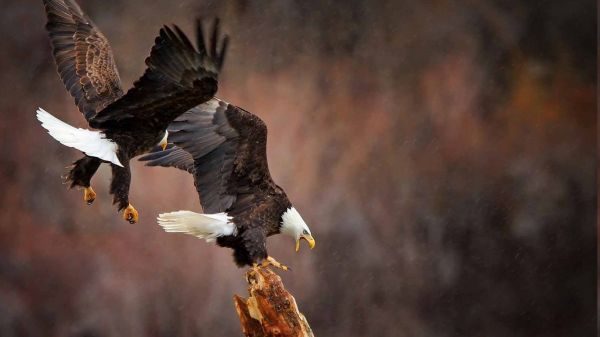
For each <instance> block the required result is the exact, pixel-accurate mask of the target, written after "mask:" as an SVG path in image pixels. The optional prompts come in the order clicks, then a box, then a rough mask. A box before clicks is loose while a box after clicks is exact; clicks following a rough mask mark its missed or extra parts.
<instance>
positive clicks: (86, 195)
mask: <svg viewBox="0 0 600 337" xmlns="http://www.w3.org/2000/svg"><path fill="white" fill-rule="evenodd" d="M83 200H84V201H85V202H86V203H87V204H88V205H91V204H93V203H94V200H96V192H94V190H93V189H92V186H88V187H86V188H85V189H84V190H83Z"/></svg>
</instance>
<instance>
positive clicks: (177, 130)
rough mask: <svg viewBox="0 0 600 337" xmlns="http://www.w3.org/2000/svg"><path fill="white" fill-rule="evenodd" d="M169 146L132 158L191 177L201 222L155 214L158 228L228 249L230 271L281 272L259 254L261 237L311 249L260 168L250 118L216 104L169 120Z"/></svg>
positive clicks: (263, 153) (187, 214) (256, 121)
mask: <svg viewBox="0 0 600 337" xmlns="http://www.w3.org/2000/svg"><path fill="white" fill-rule="evenodd" d="M168 131H169V142H170V143H171V142H172V144H169V146H168V148H167V149H166V150H164V151H161V150H160V149H156V150H155V151H154V152H153V153H150V154H148V155H145V156H144V157H142V158H140V160H141V161H145V162H146V165H148V166H164V167H176V168H179V169H181V170H185V171H187V172H189V173H191V174H192V175H193V176H194V183H195V186H196V189H197V191H198V194H199V196H200V203H201V204H202V209H203V211H204V214H200V213H196V212H191V211H177V212H171V213H163V214H160V215H159V217H158V223H159V224H160V225H161V226H162V227H163V228H164V229H165V230H166V231H167V232H181V233H187V234H191V235H194V236H196V237H198V238H201V239H205V240H206V241H208V242H211V241H216V243H217V245H219V246H222V247H229V248H232V249H233V256H234V260H235V262H236V264H237V265H238V266H240V267H241V266H245V265H257V264H263V265H266V264H271V265H274V266H276V267H280V268H283V269H287V267H286V266H284V265H282V264H280V263H279V262H277V261H276V260H275V259H273V258H272V257H270V256H269V255H268V254H267V246H266V239H267V237H268V236H271V235H274V234H278V233H283V234H287V235H289V236H292V237H293V238H294V239H295V240H296V251H298V250H299V248H300V240H301V239H304V240H306V241H307V242H308V244H309V246H310V248H313V247H314V245H315V240H314V238H313V237H312V234H311V232H310V229H309V228H308V226H307V225H306V223H305V222H304V220H303V219H302V217H301V216H300V214H299V213H298V211H297V210H296V208H295V207H294V206H293V205H292V203H291V202H290V200H289V199H288V197H287V195H286V194H285V192H284V191H283V189H282V188H281V187H279V186H277V185H276V184H275V183H274V182H273V180H272V179H271V174H270V173H269V167H268V164H267V149H266V144H267V127H266V125H265V123H264V122H263V121H262V120H261V119H260V118H258V117H257V116H256V115H254V114H252V113H250V112H248V111H246V110H244V109H242V108H239V107H236V106H234V105H232V104H229V103H227V102H225V101H222V100H220V99H217V98H213V99H212V100H210V101H208V102H206V103H203V104H200V105H198V106H197V107H195V108H193V109H190V110H189V111H187V112H186V113H184V114H182V115H181V116H179V117H177V118H176V119H175V121H174V122H173V123H171V125H169V128H168Z"/></svg>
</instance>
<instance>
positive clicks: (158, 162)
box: [140, 144, 194, 173]
mask: <svg viewBox="0 0 600 337" xmlns="http://www.w3.org/2000/svg"><path fill="white" fill-rule="evenodd" d="M143 159H144V160H145V161H152V162H153V163H154V165H153V166H163V167H175V168H178V169H180V170H183V171H187V172H189V173H194V158H192V156H191V155H190V154H189V153H187V152H186V151H184V150H183V149H182V148H180V147H178V146H176V145H173V144H169V145H168V146H167V148H166V149H165V150H163V149H162V148H161V147H160V146H157V147H156V148H155V149H153V151H152V152H151V153H149V154H147V155H145V156H144V157H143ZM140 160H141V159H140Z"/></svg>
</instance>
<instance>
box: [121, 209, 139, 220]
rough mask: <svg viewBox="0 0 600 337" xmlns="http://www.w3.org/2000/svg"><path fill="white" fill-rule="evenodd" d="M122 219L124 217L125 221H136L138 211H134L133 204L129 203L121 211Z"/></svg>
mask: <svg viewBox="0 0 600 337" xmlns="http://www.w3.org/2000/svg"><path fill="white" fill-rule="evenodd" d="M123 219H125V221H129V223H130V224H134V223H136V222H138V220H139V215H138V211H136V210H135V208H133V206H131V204H129V205H128V206H127V208H125V210H124V211H123Z"/></svg>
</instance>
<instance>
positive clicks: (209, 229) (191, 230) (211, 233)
mask: <svg viewBox="0 0 600 337" xmlns="http://www.w3.org/2000/svg"><path fill="white" fill-rule="evenodd" d="M157 220H158V224H159V225H161V226H162V228H163V229H164V230H165V232H171V233H186V234H190V235H193V236H195V237H197V238H200V239H205V240H206V242H212V241H214V240H215V239H216V238H217V237H219V236H224V235H235V233H236V227H235V224H233V223H232V222H231V221H229V220H231V217H229V216H227V213H216V214H200V213H195V212H191V211H177V212H171V213H162V214H159V216H158V218H157Z"/></svg>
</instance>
